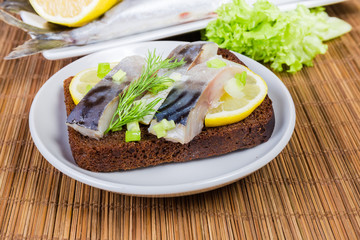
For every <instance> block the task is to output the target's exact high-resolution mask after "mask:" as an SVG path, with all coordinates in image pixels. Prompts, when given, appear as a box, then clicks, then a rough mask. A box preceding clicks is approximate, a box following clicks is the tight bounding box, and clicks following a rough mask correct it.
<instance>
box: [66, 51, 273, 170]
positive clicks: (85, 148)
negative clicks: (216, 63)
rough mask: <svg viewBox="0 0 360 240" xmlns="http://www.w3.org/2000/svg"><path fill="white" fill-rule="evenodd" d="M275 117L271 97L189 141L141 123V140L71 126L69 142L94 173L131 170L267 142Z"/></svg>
mask: <svg viewBox="0 0 360 240" xmlns="http://www.w3.org/2000/svg"><path fill="white" fill-rule="evenodd" d="M218 54H219V55H222V56H223V57H224V58H226V59H228V60H231V61H234V62H238V63H241V64H243V63H242V62H241V61H240V60H239V59H238V58H237V57H236V56H235V55H234V54H232V53H231V52H230V51H228V50H225V49H219V51H218ZM71 79H72V78H71V77H70V78H68V79H66V80H65V81H64V96H65V105H66V112H67V115H69V114H70V112H71V111H72V109H73V108H74V107H75V104H74V102H73V100H72V98H71V95H70V92H69V85H70V82H71ZM274 125H275V116H274V111H273V107H272V102H271V100H270V98H269V97H268V96H266V97H265V100H264V101H263V102H262V103H261V104H260V106H259V107H258V108H257V109H255V111H254V112H253V113H251V114H250V115H249V116H248V117H247V118H246V119H244V120H242V121H240V122H238V123H234V124H230V125H226V126H222V127H215V128H206V127H204V129H203V131H202V132H201V133H200V134H199V135H198V136H196V137H195V138H194V139H193V140H192V141H191V142H189V143H187V144H181V143H174V142H169V141H166V140H164V139H158V138H157V137H156V136H154V135H152V134H150V133H148V131H147V127H146V126H141V141H139V142H129V143H126V142H125V131H119V132H113V133H109V134H107V135H106V136H105V137H104V138H103V139H101V140H96V139H92V138H89V137H86V136H83V135H81V134H80V133H79V132H77V131H75V130H74V129H73V128H71V127H68V135H69V143H70V147H71V151H72V154H73V158H74V160H75V162H76V164H78V165H79V166H80V167H81V168H84V169H87V170H90V171H94V172H113V171H119V170H130V169H135V168H142V167H148V166H154V165H159V164H163V163H170V162H186V161H190V160H194V159H201V158H207V157H211V156H218V155H223V154H226V153H229V152H233V151H236V150H240V149H246V148H251V147H254V146H257V145H259V144H261V143H264V142H266V141H267V140H268V139H269V138H270V137H271V134H272V132H273V129H274Z"/></svg>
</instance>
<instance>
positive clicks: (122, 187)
mask: <svg viewBox="0 0 360 240" xmlns="http://www.w3.org/2000/svg"><path fill="white" fill-rule="evenodd" d="M158 42H161V43H163V44H173V45H174V47H176V45H175V44H177V45H178V44H184V43H187V42H183V41H149V42H142V43H134V44H130V45H126V46H120V47H116V48H114V49H107V50H104V51H100V52H96V53H93V54H90V55H87V56H85V57H82V58H80V59H78V60H76V61H74V62H72V63H70V64H68V65H66V66H65V67H63V68H62V69H60V70H59V71H58V72H56V73H55V74H54V75H52V76H51V77H50V78H49V79H48V80H47V81H46V82H45V84H43V86H42V87H41V88H40V89H39V91H38V92H37V94H36V96H35V97H34V99H33V102H32V105H31V108H30V113H29V128H30V133H31V136H32V139H33V141H34V143H35V145H36V147H37V149H38V150H39V152H40V153H41V154H42V155H43V156H44V158H45V159H46V160H47V161H48V162H49V163H50V164H51V165H53V166H54V167H55V168H56V169H57V170H59V171H60V172H62V173H63V174H65V175H67V176H69V177H71V178H73V179H75V180H77V181H80V182H82V183H85V184H87V185H90V186H93V187H96V188H100V189H104V190H108V191H112V192H116V193H121V194H126V195H132V196H145V197H169V196H170V197H171V196H182V195H189V194H195V193H200V192H204V191H208V190H211V189H214V188H218V187H221V186H224V185H227V184H230V183H232V182H235V181H237V180H239V179H241V178H243V177H245V176H247V175H249V174H251V173H253V172H255V171H257V170H258V169H260V168H262V167H263V166H265V165H266V164H267V163H269V162H271V161H272V160H273V159H274V158H275V157H276V156H277V155H278V154H279V153H280V152H281V151H282V150H283V149H284V148H285V146H286V145H287V143H288V142H289V140H290V138H291V136H292V134H293V131H294V128H295V121H296V112H295V105H294V102H293V100H292V97H291V95H290V93H289V91H288V90H287V88H286V86H285V85H284V83H283V82H282V81H281V80H280V79H279V78H278V77H277V76H276V75H275V74H274V73H273V72H271V71H270V70H269V69H268V68H266V67H265V66H263V65H262V64H260V63H257V64H259V65H261V66H262V67H264V68H266V69H267V70H268V71H269V72H270V74H273V75H274V76H275V78H276V79H277V80H279V84H280V86H281V88H282V90H283V93H284V94H285V95H286V98H287V99H290V100H291V101H290V102H289V105H290V111H291V114H290V119H289V125H288V127H287V129H286V131H285V133H286V134H285V133H284V135H282V136H281V139H280V140H279V141H278V143H277V144H275V146H274V149H276V151H274V150H272V151H270V152H267V153H266V154H264V155H263V156H262V157H261V158H259V159H256V160H255V161H253V162H251V163H249V164H248V165H246V166H245V168H244V167H243V168H240V169H235V170H234V171H231V172H226V173H225V174H221V175H217V176H215V177H212V178H208V179H205V180H199V181H195V182H190V183H188V182H187V183H181V184H170V185H161V186H159V185H157V186H152V185H145V186H144V185H129V184H123V183H114V182H109V181H106V180H103V179H98V178H96V177H93V176H90V175H86V174H85V173H83V172H79V171H77V170H74V169H73V168H70V166H68V164H65V163H63V162H62V161H60V160H59V159H58V158H57V157H56V156H55V155H54V154H53V153H51V152H50V151H49V150H48V149H47V148H46V147H45V145H44V143H43V141H42V140H41V139H40V138H39V136H38V134H37V132H36V130H35V122H34V120H35V115H34V114H35V113H34V111H35V110H34V108H35V105H36V103H37V102H38V101H39V98H40V94H41V92H42V91H45V90H46V87H47V86H48V85H49V84H50V83H51V81H54V80H52V79H56V77H57V75H60V74H61V72H62V71H66V69H67V68H70V67H71V64H75V63H76V62H77V61H80V60H81V61H84V59H85V60H86V59H87V58H92V57H94V56H96V55H97V54H100V55H101V54H104V52H109V51H115V50H117V49H122V48H124V47H130V46H132V47H135V46H136V45H139V46H142V45H148V44H151V43H158ZM235 54H236V55H238V56H241V58H245V59H247V60H249V61H254V60H252V59H250V58H248V57H246V56H244V55H241V54H239V53H235ZM82 59H83V60H82ZM64 69H65V70H64ZM275 124H276V121H275ZM270 139H271V137H270ZM270 139H269V140H270ZM71 164H72V163H71ZM84 171H86V170H84ZM89 172H90V171H89ZM244 172H245V174H244ZM215 182H216V184H214V183H215ZM109 183H110V186H109ZM174 189H176V190H174Z"/></svg>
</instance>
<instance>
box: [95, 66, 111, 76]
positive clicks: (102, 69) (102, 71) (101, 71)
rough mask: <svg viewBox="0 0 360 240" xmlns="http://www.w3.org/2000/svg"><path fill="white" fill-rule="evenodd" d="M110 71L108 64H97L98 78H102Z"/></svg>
mask: <svg viewBox="0 0 360 240" xmlns="http://www.w3.org/2000/svg"><path fill="white" fill-rule="evenodd" d="M110 71H111V68H110V63H99V64H98V68H97V76H98V78H101V79H102V78H104V77H105V76H106V75H107V74H108V73H109V72H110Z"/></svg>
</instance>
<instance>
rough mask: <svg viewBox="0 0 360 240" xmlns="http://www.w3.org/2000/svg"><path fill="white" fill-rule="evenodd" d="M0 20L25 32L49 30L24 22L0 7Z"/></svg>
mask: <svg viewBox="0 0 360 240" xmlns="http://www.w3.org/2000/svg"><path fill="white" fill-rule="evenodd" d="M0 20H2V21H4V22H6V23H7V24H9V25H12V26H14V27H18V28H20V29H22V30H24V31H26V32H31V33H38V34H41V33H48V32H50V31H49V30H47V29H43V28H38V27H35V26H32V25H30V24H26V23H24V22H23V21H21V20H19V19H17V18H16V17H14V16H12V15H11V14H9V13H7V12H6V11H4V10H3V9H1V8H0Z"/></svg>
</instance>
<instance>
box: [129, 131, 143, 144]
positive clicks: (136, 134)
mask: <svg viewBox="0 0 360 240" xmlns="http://www.w3.org/2000/svg"><path fill="white" fill-rule="evenodd" d="M140 140H141V132H140V131H126V133H125V142H136V141H140Z"/></svg>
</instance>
